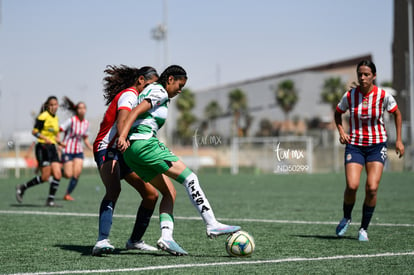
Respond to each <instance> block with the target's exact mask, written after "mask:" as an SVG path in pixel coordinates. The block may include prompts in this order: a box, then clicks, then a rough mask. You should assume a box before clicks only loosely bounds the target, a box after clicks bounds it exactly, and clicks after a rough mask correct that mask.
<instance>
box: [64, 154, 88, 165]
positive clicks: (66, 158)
mask: <svg viewBox="0 0 414 275" xmlns="http://www.w3.org/2000/svg"><path fill="white" fill-rule="evenodd" d="M73 159H83V153H77V154H65V153H62V163H65V162H68V161H72V160H73Z"/></svg>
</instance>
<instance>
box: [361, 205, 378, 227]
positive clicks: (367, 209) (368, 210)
mask: <svg viewBox="0 0 414 275" xmlns="http://www.w3.org/2000/svg"><path fill="white" fill-rule="evenodd" d="M374 210H375V206H368V205H366V204H365V203H364V206H363V207H362V221H361V228H363V229H364V230H365V231H366V230H368V225H369V223H370V221H371V218H372V215H373V214H374Z"/></svg>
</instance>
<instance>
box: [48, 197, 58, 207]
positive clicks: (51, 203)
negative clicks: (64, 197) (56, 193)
mask: <svg viewBox="0 0 414 275" xmlns="http://www.w3.org/2000/svg"><path fill="white" fill-rule="evenodd" d="M46 206H47V207H62V205H60V204H56V202H55V200H54V199H51V198H48V199H47V200H46Z"/></svg>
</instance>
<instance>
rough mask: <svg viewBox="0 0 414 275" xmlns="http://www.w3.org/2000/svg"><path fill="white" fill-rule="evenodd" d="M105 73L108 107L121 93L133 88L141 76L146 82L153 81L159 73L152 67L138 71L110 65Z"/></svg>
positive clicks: (105, 91) (105, 92) (105, 94)
mask: <svg viewBox="0 0 414 275" xmlns="http://www.w3.org/2000/svg"><path fill="white" fill-rule="evenodd" d="M104 73H106V74H107V76H106V77H104V79H103V80H104V82H105V83H104V98H105V99H106V105H109V103H111V101H112V100H113V99H114V97H115V96H116V95H117V94H118V93H119V92H121V91H123V90H125V89H127V88H129V87H131V86H133V85H134V84H135V83H136V82H137V80H138V78H139V77H140V76H143V77H144V79H145V80H149V79H151V78H152V76H153V75H156V76H158V73H157V71H156V70H155V69H154V68H153V67H150V66H145V67H142V68H140V69H138V68H131V67H128V66H125V65H120V66H114V65H108V66H106V69H105V71H104Z"/></svg>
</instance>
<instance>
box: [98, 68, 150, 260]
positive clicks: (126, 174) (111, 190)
mask: <svg viewBox="0 0 414 275" xmlns="http://www.w3.org/2000/svg"><path fill="white" fill-rule="evenodd" d="M104 72H105V73H106V74H107V76H106V77H105V78H104V97H105V99H106V105H108V109H107V110H106V112H105V115H104V118H103V121H102V122H101V125H100V129H99V132H98V135H97V137H96V140H95V142H94V144H93V151H94V156H95V161H96V163H97V165H98V169H99V173H100V175H101V179H102V182H103V184H104V185H105V189H106V193H105V196H104V198H103V199H102V202H101V206H100V209H99V232H98V240H97V242H96V244H95V246H94V248H93V249H92V255H94V256H99V255H101V254H103V253H110V252H112V251H113V250H114V246H113V245H111V244H110V242H109V239H108V237H109V233H110V230H111V226H112V215H113V213H114V209H115V205H116V202H117V200H118V197H119V194H120V192H121V179H125V180H126V181H127V182H128V183H129V184H130V185H131V186H132V187H133V188H135V189H136V190H137V191H138V192H139V193H140V194H141V197H142V202H141V205H140V206H139V208H138V211H137V217H136V220H135V225H134V229H133V231H132V234H131V237H130V238H129V240H128V241H127V243H126V248H127V249H139V250H149V251H151V250H157V248H155V247H153V246H150V245H148V244H146V243H144V242H143V241H142V236H143V235H144V233H145V231H146V229H147V227H148V224H149V222H150V219H151V216H152V213H153V212H154V208H155V205H156V203H157V199H158V192H157V190H156V189H155V188H154V187H153V186H151V184H149V183H146V182H144V181H143V180H142V179H141V178H140V177H139V176H138V175H137V174H135V173H134V172H133V171H132V170H131V169H130V168H129V167H128V166H127V165H126V164H125V162H124V159H123V157H122V154H121V152H120V151H119V150H118V149H117V138H118V129H119V127H123V124H122V123H123V121H124V120H125V118H126V116H127V115H128V113H129V112H130V111H131V109H132V108H133V106H134V104H136V101H137V97H138V94H139V93H140V92H141V91H142V90H143V89H144V87H145V86H146V85H148V84H149V83H152V82H154V81H156V80H157V79H158V73H157V71H156V70H155V69H154V68H152V67H142V68H140V69H137V68H130V67H127V66H124V65H121V66H108V67H107V68H106V70H105V71H104ZM117 127H118V128H117Z"/></svg>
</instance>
